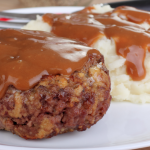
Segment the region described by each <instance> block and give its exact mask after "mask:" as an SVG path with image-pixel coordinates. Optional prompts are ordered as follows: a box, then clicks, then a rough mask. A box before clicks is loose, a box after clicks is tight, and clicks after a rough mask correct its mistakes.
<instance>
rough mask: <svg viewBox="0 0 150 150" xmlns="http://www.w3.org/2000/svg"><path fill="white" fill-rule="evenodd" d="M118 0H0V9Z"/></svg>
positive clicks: (82, 4)
mask: <svg viewBox="0 0 150 150" xmlns="http://www.w3.org/2000/svg"><path fill="white" fill-rule="evenodd" d="M119 1H124V0H57V1H56V0H0V11H2V10H8V9H16V8H25V7H40V6H89V5H93V4H99V3H107V2H119ZM136 150H150V147H146V148H140V149H136Z"/></svg>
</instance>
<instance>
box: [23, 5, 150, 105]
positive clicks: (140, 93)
mask: <svg viewBox="0 0 150 150" xmlns="http://www.w3.org/2000/svg"><path fill="white" fill-rule="evenodd" d="M111 10H112V8H111V7H110V6H109V5H106V6H102V5H95V6H94V9H93V10H92V11H93V12H96V13H105V12H109V11H111ZM140 25H141V26H142V27H144V28H145V29H146V30H147V29H149V27H150V26H149V24H148V23H146V22H144V23H141V24H140ZM23 29H28V30H42V31H47V32H50V31H51V27H50V26H49V25H48V24H47V23H45V22H44V21H43V20H42V17H40V16H37V20H35V21H31V22H29V23H28V24H27V25H26V26H25V27H23ZM92 46H93V47H94V48H97V49H98V50H99V51H100V52H101V53H102V54H103V55H104V58H105V64H106V67H107V68H108V69H109V72H110V77H111V94H112V98H113V100H114V101H130V102H133V103H145V102H150V90H149V89H150V53H149V52H146V58H145V62H144V64H145V68H146V77H145V78H144V79H143V80H141V81H133V80H132V79H131V77H130V76H129V75H127V74H126V66H125V64H124V63H125V61H126V59H125V58H123V57H122V56H119V55H117V54H116V47H115V42H114V40H113V39H108V38H107V37H105V36H103V37H102V38H101V39H99V40H98V41H96V42H95V43H94V44H93V45H92Z"/></svg>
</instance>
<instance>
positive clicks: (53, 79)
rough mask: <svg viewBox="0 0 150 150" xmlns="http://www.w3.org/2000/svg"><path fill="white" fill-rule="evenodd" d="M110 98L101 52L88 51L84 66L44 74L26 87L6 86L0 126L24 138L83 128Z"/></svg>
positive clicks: (99, 114) (101, 112) (98, 115)
mask: <svg viewBox="0 0 150 150" xmlns="http://www.w3.org/2000/svg"><path fill="white" fill-rule="evenodd" d="M110 100H111V96H110V78H109V75H108V70H107V69H106V67H105V65H104V60H103V56H102V55H101V56H93V55H90V56H89V59H88V61H87V63H86V64H85V66H84V67H83V68H82V69H81V70H79V71H76V72H74V73H73V74H72V75H70V76H64V75H49V76H44V77H43V78H42V79H41V80H40V82H39V83H38V84H37V85H36V86H35V87H34V88H32V89H30V90H27V91H21V90H17V89H16V88H15V87H13V86H9V88H8V90H7V91H6V94H5V95H4V96H3V98H2V99H1V100H0V129H2V130H7V131H11V132H12V133H14V134H17V135H19V136H20V137H22V138H25V139H42V138H50V137H52V136H55V135H57V134H61V133H65V132H70V131H74V130H78V131H84V130H86V129H87V128H90V127H91V126H92V125H94V124H95V123H96V122H97V121H98V120H100V119H101V118H102V117H103V115H104V114H105V113H106V111H107V109H108V107H109V105H110Z"/></svg>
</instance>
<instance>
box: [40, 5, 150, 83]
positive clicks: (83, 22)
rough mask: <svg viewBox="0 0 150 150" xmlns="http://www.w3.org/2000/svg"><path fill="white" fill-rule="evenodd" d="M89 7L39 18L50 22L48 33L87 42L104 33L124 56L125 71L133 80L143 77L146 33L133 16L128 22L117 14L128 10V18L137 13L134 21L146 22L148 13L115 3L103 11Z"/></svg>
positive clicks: (148, 35)
mask: <svg viewBox="0 0 150 150" xmlns="http://www.w3.org/2000/svg"><path fill="white" fill-rule="evenodd" d="M90 9H91V8H90ZM90 9H84V11H80V12H77V13H73V14H61V15H55V14H45V15H44V16H43V20H44V21H45V22H48V23H49V24H50V25H51V26H52V31H51V32H52V33H54V34H56V35H58V36H61V37H67V38H71V39H76V40H79V41H82V42H85V43H87V44H88V45H89V46H91V45H92V44H93V43H94V42H96V41H97V40H98V39H99V38H101V37H103V36H104V35H105V36H106V37H107V38H110V39H111V38H113V39H114V41H115V44H116V52H117V54H118V55H120V56H122V57H124V58H126V62H125V65H126V72H127V74H128V75H130V77H131V78H132V80H134V81H140V80H142V79H144V78H145V76H146V70H145V66H144V60H145V55H146V50H147V49H148V48H149V45H150V34H149V33H148V31H145V29H143V28H142V27H141V26H140V25H138V24H135V23H133V22H138V21H136V20H137V19H135V20H132V22H129V21H131V19H127V20H129V21H127V20H122V19H121V18H120V17H119V16H121V15H123V14H124V15H125V16H126V17H127V18H129V16H130V12H131V11H132V13H131V15H132V16H133V17H132V18H135V17H137V18H138V16H139V19H140V20H141V19H142V21H139V22H138V23H141V22H143V21H147V22H148V19H149V18H150V17H149V14H150V13H149V12H145V11H140V10H137V9H135V8H132V7H118V8H116V9H114V10H113V11H112V12H109V13H105V14H96V13H90V12H89V11H90ZM87 10H88V11H87ZM145 13H146V15H145Z"/></svg>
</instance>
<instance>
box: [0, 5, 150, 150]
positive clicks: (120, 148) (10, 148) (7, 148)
mask: <svg viewBox="0 0 150 150" xmlns="http://www.w3.org/2000/svg"><path fill="white" fill-rule="evenodd" d="M115 3H117V2H115ZM108 4H109V3H108ZM60 7H61V8H67V9H68V8H76V9H82V8H84V7H83V6H48V7H47V6H45V7H30V8H19V9H9V10H5V12H14V11H26V10H30V9H43V8H46V9H48V8H53V9H58V8H60ZM16 13H17V12H16ZM148 146H150V140H146V141H142V142H135V143H134V142H133V143H131V144H120V145H117V146H108V147H93V148H92V147H91V148H37V147H22V146H13V145H12V146H11V145H5V144H1V143H0V149H3V150H20V149H21V150H46V149H50V150H53V149H54V150H65V149H66V150H112V149H115V150H123V149H135V148H144V147H148Z"/></svg>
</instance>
